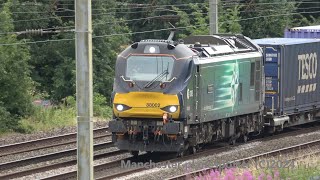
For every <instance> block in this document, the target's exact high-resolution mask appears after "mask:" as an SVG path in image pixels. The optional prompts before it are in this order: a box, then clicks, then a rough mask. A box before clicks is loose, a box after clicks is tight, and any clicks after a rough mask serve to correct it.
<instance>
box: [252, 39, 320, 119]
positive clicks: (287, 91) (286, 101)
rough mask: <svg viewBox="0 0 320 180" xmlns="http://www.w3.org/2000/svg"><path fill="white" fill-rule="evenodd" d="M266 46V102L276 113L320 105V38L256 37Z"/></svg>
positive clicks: (297, 110) (268, 108)
mask: <svg viewBox="0 0 320 180" xmlns="http://www.w3.org/2000/svg"><path fill="white" fill-rule="evenodd" d="M254 42H255V43H256V44H258V45H259V46H260V47H262V49H263V52H264V53H263V58H264V70H265V90H266V94H265V106H266V108H267V110H268V111H269V112H273V114H274V115H290V114H294V113H297V112H301V111H309V110H311V109H313V108H319V107H320V74H319V71H320V39H319V40H318V39H299V38H267V39H256V40H254Z"/></svg>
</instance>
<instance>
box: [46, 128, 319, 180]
mask: <svg viewBox="0 0 320 180" xmlns="http://www.w3.org/2000/svg"><path fill="white" fill-rule="evenodd" d="M318 129H319V127H312V128H307V129H300V130H296V131H289V132H285V133H281V134H277V135H273V136H268V137H265V138H263V139H260V138H259V139H256V140H252V141H250V142H254V141H268V140H273V139H278V138H281V137H287V136H294V135H298V134H303V133H308V132H312V131H316V130H318ZM223 145H225V144H223ZM238 145H243V144H242V143H241V144H238ZM238 145H235V146H223V147H221V146H219V144H218V146H217V145H215V146H211V147H210V149H203V150H202V151H199V152H198V153H196V154H193V155H188V156H184V157H181V158H173V157H174V156H175V155H173V156H172V157H171V158H170V157H166V158H164V159H161V160H159V161H157V160H155V161H153V162H155V163H157V162H165V161H170V163H175V162H178V161H186V160H190V159H195V158H198V157H204V156H208V155H213V154H218V153H221V152H225V151H228V150H231V149H232V148H234V147H237V146H238ZM146 156H147V155H142V156H139V160H140V162H141V161H143V160H141V159H145V158H146ZM149 158H151V157H149ZM123 160H124V161H127V160H130V159H120V160H116V161H113V162H108V163H105V164H101V165H98V166H95V167H94V170H95V179H97V180H105V179H112V178H119V177H123V176H126V175H130V174H133V173H136V172H142V171H144V170H147V169H146V168H132V169H122V170H119V171H118V172H117V173H115V174H103V172H107V171H108V169H111V168H120V167H121V161H123ZM120 169H121V168H120ZM101 172H102V173H101ZM76 178H77V172H76V171H73V172H69V173H66V174H60V175H56V176H52V177H49V178H46V179H49V180H51V179H76Z"/></svg>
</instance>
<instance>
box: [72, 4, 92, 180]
mask: <svg viewBox="0 0 320 180" xmlns="http://www.w3.org/2000/svg"><path fill="white" fill-rule="evenodd" d="M75 11H76V12H75V15H76V31H75V32H76V71H77V73H76V76H77V83H76V84H77V122H78V133H77V146H78V147H77V148H78V152H77V161H78V179H79V180H93V123H92V116H93V108H92V17H91V0H76V1H75Z"/></svg>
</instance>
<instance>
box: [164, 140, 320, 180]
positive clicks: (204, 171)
mask: <svg viewBox="0 0 320 180" xmlns="http://www.w3.org/2000/svg"><path fill="white" fill-rule="evenodd" d="M315 146H317V147H319V146H320V139H319V140H315V141H310V142H306V143H301V144H298V145H294V146H290V147H286V148H281V149H277V150H273V151H269V152H265V153H262V154H257V155H254V156H250V157H247V158H242V159H238V160H235V161H233V162H232V163H233V164H241V163H242V162H249V161H254V160H257V159H259V158H263V157H266V156H268V157H270V156H271V157H272V156H277V155H281V154H286V153H291V152H295V151H297V150H302V149H306V148H311V147H315ZM319 153H320V152H319V151H316V152H313V153H311V154H310V153H309V154H307V155H304V156H297V157H295V158H292V159H299V158H303V157H305V156H310V155H314V154H319ZM218 168H219V167H218V166H214V167H209V168H206V169H201V170H197V171H193V172H190V173H185V174H182V175H179V176H175V177H172V178H168V179H167V180H184V179H187V177H196V176H202V175H203V174H208V173H210V171H211V170H213V169H218Z"/></svg>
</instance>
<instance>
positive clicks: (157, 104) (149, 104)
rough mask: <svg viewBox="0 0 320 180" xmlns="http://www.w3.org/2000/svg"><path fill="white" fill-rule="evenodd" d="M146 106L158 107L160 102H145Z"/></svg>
mask: <svg viewBox="0 0 320 180" xmlns="http://www.w3.org/2000/svg"><path fill="white" fill-rule="evenodd" d="M146 107H148V108H159V107H160V103H147V104H146Z"/></svg>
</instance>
